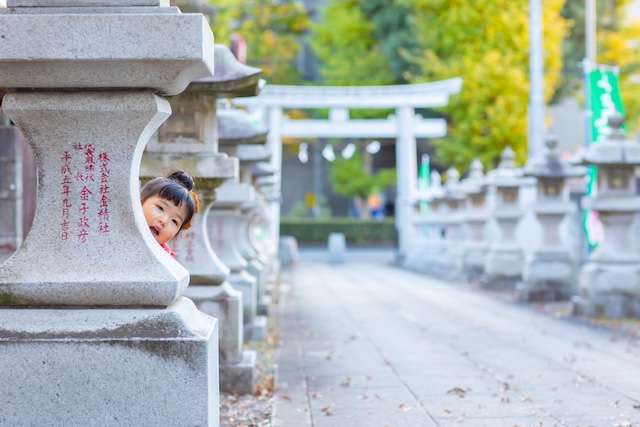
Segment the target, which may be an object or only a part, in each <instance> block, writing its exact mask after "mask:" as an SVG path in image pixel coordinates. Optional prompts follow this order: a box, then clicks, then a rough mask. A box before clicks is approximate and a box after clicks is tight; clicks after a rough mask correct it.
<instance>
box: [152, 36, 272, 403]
mask: <svg viewBox="0 0 640 427" xmlns="http://www.w3.org/2000/svg"><path fill="white" fill-rule="evenodd" d="M214 58H215V72H214V76H212V77H207V78H204V79H199V80H196V81H194V82H192V83H191V84H190V85H189V86H188V87H187V89H186V91H185V92H184V93H183V94H181V95H178V96H175V97H172V98H171V105H172V107H173V110H174V111H176V112H178V113H177V114H175V115H174V116H172V117H171V118H169V120H168V121H167V122H166V123H165V124H163V125H162V126H161V127H160V129H159V131H158V132H157V133H156V134H154V137H153V138H152V139H151V141H150V142H149V146H148V148H147V152H146V153H145V155H144V157H143V163H142V171H141V176H143V177H146V178H152V177H154V176H156V175H157V174H158V173H159V171H163V170H171V169H175V168H176V167H180V168H182V169H184V170H185V171H186V172H187V173H189V174H190V175H191V176H192V177H193V178H194V179H195V181H196V189H195V190H196V192H197V194H198V197H199V199H200V202H201V206H202V211H201V213H200V214H197V215H195V217H194V220H193V225H192V227H191V228H190V229H189V230H185V231H183V232H182V233H181V234H180V235H179V236H178V237H177V238H176V239H174V240H173V241H172V242H171V247H172V250H173V252H174V253H175V254H176V259H177V261H178V262H180V264H182V265H183V266H184V267H186V268H187V269H188V270H189V273H190V275H191V281H190V284H189V287H188V288H187V289H186V290H185V292H184V295H185V296H187V297H189V298H191V299H192V300H193V301H194V302H195V303H196V306H197V307H198V308H199V309H200V310H202V311H203V312H205V313H207V314H209V315H211V316H214V317H216V318H217V319H218V321H219V325H220V326H219V335H220V346H219V351H220V389H221V390H222V391H224V392H229V393H241V394H247V393H253V391H254V388H255V363H256V352H255V351H248V350H243V334H244V332H243V331H244V328H243V324H244V322H243V309H242V293H241V292H239V291H237V290H235V289H233V287H232V285H231V284H230V283H229V282H228V281H227V280H226V279H227V277H228V275H229V273H230V270H229V267H227V266H226V265H224V263H223V262H222V261H221V260H220V258H218V256H217V255H216V253H215V252H214V250H213V248H212V246H211V243H210V241H209V236H208V232H207V224H206V222H207V218H208V214H209V212H210V210H211V207H212V205H213V203H214V200H215V197H214V195H215V188H216V187H218V186H219V185H220V184H221V183H222V182H223V181H224V180H227V179H233V178H237V177H238V176H239V174H240V170H239V164H238V159H237V158H235V157H230V156H228V155H227V154H226V153H218V142H219V141H218V140H219V137H220V132H221V130H220V129H219V127H218V120H217V114H216V102H217V99H218V98H219V97H221V96H225V97H227V96H228V97H231V96H246V95H255V93H256V91H257V86H258V84H259V78H260V76H261V75H262V72H261V71H260V70H259V69H257V68H252V67H247V66H245V65H243V64H240V63H239V62H238V61H237V60H236V59H235V57H234V56H233V54H232V53H231V51H230V50H229V49H228V48H227V47H226V46H222V45H215V47H214Z"/></svg>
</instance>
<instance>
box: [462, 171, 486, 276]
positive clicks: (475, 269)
mask: <svg viewBox="0 0 640 427" xmlns="http://www.w3.org/2000/svg"><path fill="white" fill-rule="evenodd" d="M470 169H471V170H470V171H469V176H468V177H467V178H465V179H463V180H462V181H461V182H460V191H461V193H462V194H464V198H465V211H464V214H463V222H464V225H465V228H466V233H465V239H464V243H463V254H462V267H461V268H462V271H463V273H464V275H465V277H466V278H467V280H469V281H470V282H472V283H475V282H477V281H478V280H480V278H481V277H482V275H484V264H485V261H486V257H487V250H488V244H487V241H486V237H485V228H486V225H487V220H488V218H489V211H488V208H487V188H486V184H485V180H484V174H483V172H482V169H483V166H482V163H480V161H479V160H477V159H476V160H474V161H473V162H471V167H470Z"/></svg>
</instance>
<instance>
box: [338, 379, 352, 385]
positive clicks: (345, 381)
mask: <svg viewBox="0 0 640 427" xmlns="http://www.w3.org/2000/svg"><path fill="white" fill-rule="evenodd" d="M340 385H341V386H342V387H351V377H347V378H346V379H345V380H344V381H342V382H341V383H340Z"/></svg>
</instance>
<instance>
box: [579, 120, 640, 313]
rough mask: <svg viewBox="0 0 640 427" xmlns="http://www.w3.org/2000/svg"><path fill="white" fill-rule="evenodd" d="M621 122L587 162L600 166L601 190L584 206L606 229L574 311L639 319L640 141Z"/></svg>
mask: <svg viewBox="0 0 640 427" xmlns="http://www.w3.org/2000/svg"><path fill="white" fill-rule="evenodd" d="M622 123H623V118H622V117H621V116H620V115H616V116H614V117H611V118H610V119H609V126H610V127H611V128H612V133H611V136H610V137H609V138H608V139H606V140H605V141H601V142H598V143H595V144H592V145H591V146H590V147H589V149H588V150H587V153H586V155H585V157H584V162H583V163H584V164H586V165H593V166H597V167H598V178H597V179H598V187H597V188H598V194H597V195H596V196H594V197H586V198H584V199H583V205H584V207H585V209H591V210H594V211H597V212H598V217H599V219H600V221H601V222H602V226H603V228H604V240H603V241H602V242H601V243H600V244H599V245H598V247H597V248H596V249H595V250H594V251H593V252H592V253H591V262H590V263H589V264H586V265H584V266H583V267H582V269H581V270H580V276H579V288H580V294H579V296H576V297H574V299H573V302H574V311H575V312H576V313H577V314H582V315H586V316H589V317H597V316H607V317H640V280H639V277H640V255H639V254H638V252H637V251H635V250H633V245H634V238H633V235H632V233H630V232H629V230H630V229H631V222H632V221H633V217H634V215H635V214H636V213H637V212H638V211H640V197H638V196H637V188H636V180H635V174H634V169H635V168H636V167H637V166H638V165H640V144H639V143H638V142H637V141H632V140H625V138H624V134H623V133H622V130H621V127H622Z"/></svg>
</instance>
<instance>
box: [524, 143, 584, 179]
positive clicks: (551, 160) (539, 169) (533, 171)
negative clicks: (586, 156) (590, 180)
mask: <svg viewBox="0 0 640 427" xmlns="http://www.w3.org/2000/svg"><path fill="white" fill-rule="evenodd" d="M545 145H546V147H547V155H546V156H545V157H543V158H534V159H532V160H531V161H530V162H529V163H528V164H527V165H526V166H525V170H524V175H525V176H532V177H535V178H574V177H579V176H583V175H584V174H585V173H586V170H585V168H584V167H579V166H573V165H571V164H569V163H567V162H563V161H562V160H561V159H560V156H559V155H558V151H557V148H558V140H557V139H556V137H555V136H553V135H548V136H547V137H546V138H545Z"/></svg>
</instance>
